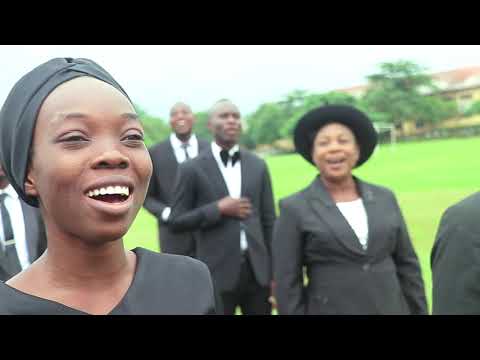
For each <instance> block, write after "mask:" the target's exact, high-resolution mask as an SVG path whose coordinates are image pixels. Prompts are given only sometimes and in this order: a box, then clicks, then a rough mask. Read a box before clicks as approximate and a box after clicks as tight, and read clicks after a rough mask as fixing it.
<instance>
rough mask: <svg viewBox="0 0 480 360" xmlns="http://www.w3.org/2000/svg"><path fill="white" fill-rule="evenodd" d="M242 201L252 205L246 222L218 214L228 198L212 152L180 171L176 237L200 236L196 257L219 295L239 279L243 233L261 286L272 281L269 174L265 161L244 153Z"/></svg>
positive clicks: (272, 215)
mask: <svg viewBox="0 0 480 360" xmlns="http://www.w3.org/2000/svg"><path fill="white" fill-rule="evenodd" d="M240 157H241V160H240V161H241V172H242V184H241V196H242V197H247V198H249V199H250V201H251V202H252V214H251V215H250V217H249V218H247V219H246V220H243V221H240V220H239V219H236V218H231V217H225V216H222V215H221V214H220V211H219V208H218V205H217V202H218V201H219V200H220V199H222V198H223V197H225V196H228V194H229V193H228V189H227V186H226V184H225V181H224V180H223V176H222V173H221V172H220V169H219V168H218V165H217V162H216V160H215V158H214V157H213V154H212V150H211V147H209V148H208V149H207V150H206V151H204V152H203V153H202V154H201V155H200V156H198V157H197V158H195V159H193V160H192V161H187V162H185V163H183V164H181V165H180V167H179V172H178V176H177V182H176V186H175V191H174V200H173V204H172V214H171V221H170V223H171V227H172V229H173V230H174V231H191V230H198V237H197V238H196V257H197V258H198V259H199V260H201V261H203V262H205V263H206V264H207V265H208V267H209V269H210V272H211V273H212V278H213V280H214V285H215V287H216V290H218V291H219V292H222V291H228V290H232V289H233V288H234V287H235V285H236V283H237V280H238V276H239V274H240V260H241V250H240V227H241V226H242V227H243V228H244V229H245V233H246V236H247V242H248V247H249V254H250V260H251V263H252V267H253V271H254V274H255V276H256V279H257V281H258V283H259V284H260V285H262V286H268V285H269V283H270V280H271V258H270V247H271V239H272V232H273V224H274V221H275V208H274V201H273V193H272V186H271V181H270V174H269V171H268V168H267V166H266V164H265V161H263V160H262V159H260V158H259V157H258V156H256V155H254V154H253V153H251V152H249V151H246V150H243V149H242V150H240Z"/></svg>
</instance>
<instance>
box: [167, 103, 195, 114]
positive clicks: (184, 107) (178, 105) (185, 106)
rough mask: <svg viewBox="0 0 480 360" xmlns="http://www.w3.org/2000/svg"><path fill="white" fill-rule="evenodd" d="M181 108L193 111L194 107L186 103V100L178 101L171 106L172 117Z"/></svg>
mask: <svg viewBox="0 0 480 360" xmlns="http://www.w3.org/2000/svg"><path fill="white" fill-rule="evenodd" d="M181 109H184V110H187V111H188V112H192V108H191V107H190V105H188V104H186V103H184V102H181V101H179V102H176V103H175V104H174V105H173V106H172V107H171V108H170V117H171V116H172V114H174V113H175V112H176V111H179V110H181Z"/></svg>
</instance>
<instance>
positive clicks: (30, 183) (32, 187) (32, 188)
mask: <svg viewBox="0 0 480 360" xmlns="http://www.w3.org/2000/svg"><path fill="white" fill-rule="evenodd" d="M24 187H25V192H26V193H27V195H29V196H35V197H38V191H37V186H36V184H35V179H34V177H33V175H32V168H31V167H29V169H28V173H27V178H26V179H25V183H24Z"/></svg>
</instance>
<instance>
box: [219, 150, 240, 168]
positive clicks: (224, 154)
mask: <svg viewBox="0 0 480 360" xmlns="http://www.w3.org/2000/svg"><path fill="white" fill-rule="evenodd" d="M220 157H221V158H222V162H223V165H225V167H227V164H228V159H230V158H231V159H232V167H233V166H235V163H236V162H237V161H238V160H240V151H236V152H234V153H233V155H232V156H230V154H229V152H228V150H225V149H224V150H222V151H220Z"/></svg>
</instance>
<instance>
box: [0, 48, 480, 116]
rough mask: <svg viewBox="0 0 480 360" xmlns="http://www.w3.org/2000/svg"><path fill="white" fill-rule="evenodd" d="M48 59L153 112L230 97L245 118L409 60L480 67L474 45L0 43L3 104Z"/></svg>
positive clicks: (439, 66)
mask: <svg viewBox="0 0 480 360" xmlns="http://www.w3.org/2000/svg"><path fill="white" fill-rule="evenodd" d="M53 57H86V58H90V59H92V60H94V61H96V62H97V63H99V64H100V65H102V66H103V67H104V68H105V69H107V71H109V72H110V73H111V74H112V75H113V76H114V78H115V79H116V80H117V81H118V82H119V83H120V84H121V85H122V86H123V87H124V89H125V90H126V91H127V93H128V94H129V95H130V97H131V98H132V100H133V101H134V102H136V103H137V104H139V105H140V106H141V107H143V108H144V109H145V110H146V111H147V112H149V113H151V114H152V115H156V116H160V117H162V118H165V119H166V118H167V117H168V112H169V109H170V107H171V106H172V105H173V104H174V103H175V102H177V101H185V102H187V103H189V104H190V105H191V106H192V108H193V110H194V111H202V110H207V109H208V108H209V107H210V106H211V105H212V104H213V103H214V102H215V101H217V100H218V99H220V98H229V99H231V100H233V101H234V102H235V103H237V105H238V106H239V108H240V110H241V111H242V113H244V114H247V113H250V112H252V111H254V110H255V109H256V108H257V107H258V105H260V104H261V103H263V102H268V101H278V100H281V99H282V98H283V97H284V96H285V95H286V94H287V93H289V92H291V91H292V90H295V89H300V90H307V91H311V92H325V91H331V90H335V89H339V88H346V87H351V86H355V85H361V84H363V83H365V76H366V75H368V74H371V73H373V72H375V71H376V70H377V68H378V65H379V64H380V63H382V62H386V61H396V60H412V61H414V62H416V63H418V64H420V65H423V66H425V67H427V68H428V69H429V70H430V71H432V72H437V71H444V70H453V69H456V68H460V67H467V66H480V46H479V45H311V46H307V45H291V46H290V45H288V46H287V45H283V46H282V45H241V46H240V45H228V46H227V45H155V46H153V45H152V46H147V45H142V46H120V45H115V46H110V45H104V46H103V45H102V46H100V45H34V46H23V45H17V46H13V45H9V46H6V45H2V46H0V67H1V69H2V75H1V81H0V102H1V104H3V101H4V100H5V98H6V96H7V94H8V92H9V91H10V89H11V88H12V86H13V85H14V84H15V82H16V81H17V80H18V79H19V78H20V77H21V76H23V75H24V74H25V73H26V72H28V71H29V70H31V69H32V68H33V67H35V66H37V65H39V64H40V63H42V62H45V61H47V60H49V59H51V58H53Z"/></svg>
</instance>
